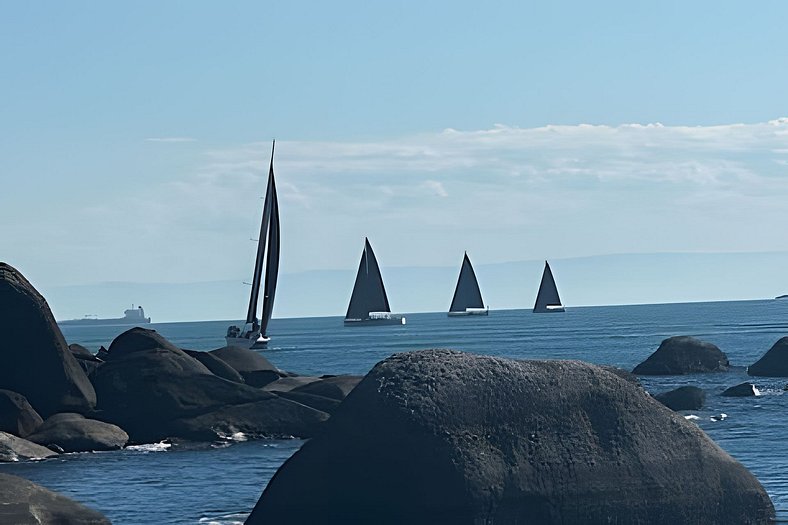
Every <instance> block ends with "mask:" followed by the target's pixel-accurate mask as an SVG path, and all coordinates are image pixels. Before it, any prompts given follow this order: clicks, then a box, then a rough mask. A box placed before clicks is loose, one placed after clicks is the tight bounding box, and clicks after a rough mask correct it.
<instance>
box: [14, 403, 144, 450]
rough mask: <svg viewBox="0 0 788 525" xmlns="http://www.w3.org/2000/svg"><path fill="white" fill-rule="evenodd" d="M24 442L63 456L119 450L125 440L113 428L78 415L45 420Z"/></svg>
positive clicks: (53, 417)
mask: <svg viewBox="0 0 788 525" xmlns="http://www.w3.org/2000/svg"><path fill="white" fill-rule="evenodd" d="M28 439H29V440H30V441H32V442H33V443H38V444H39V445H43V446H52V445H54V446H56V447H58V449H59V450H62V451H64V452H97V451H102V450H117V449H119V448H123V447H124V446H125V445H126V443H127V442H128V441H129V436H128V434H126V432H124V431H123V429H121V428H119V427H118V426H116V425H112V424H110V423H104V422H102V421H96V420H95V419H86V418H85V417H84V416H82V415H81V414H74V413H61V414H55V415H53V416H50V417H49V418H47V420H46V421H44V424H43V425H41V426H40V427H39V428H38V430H36V432H35V433H33V434H31V435H30V436H28Z"/></svg>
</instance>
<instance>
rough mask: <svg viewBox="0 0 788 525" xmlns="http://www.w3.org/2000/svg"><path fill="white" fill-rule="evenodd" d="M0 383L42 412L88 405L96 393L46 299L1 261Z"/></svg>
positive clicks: (79, 409)
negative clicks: (1, 363) (0, 360)
mask: <svg viewBox="0 0 788 525" xmlns="http://www.w3.org/2000/svg"><path fill="white" fill-rule="evenodd" d="M0 312H3V315H1V316H0V337H2V340H1V341H0V356H2V359H3V365H2V366H0V388H5V389H8V390H12V391H14V392H18V393H20V394H22V395H24V396H25V397H26V398H27V400H28V401H29V402H30V404H31V405H33V407H34V408H35V409H36V411H37V412H38V413H39V414H41V415H42V416H44V417H47V416H49V415H51V414H54V413H56V412H66V411H68V412H80V413H84V412H87V411H89V410H91V409H92V408H93V407H94V406H95V404H96V393H95V392H94V390H93V387H92V385H91V384H90V381H89V380H88V378H87V376H86V375H85V373H84V372H83V371H82V369H81V368H80V366H79V364H78V363H77V361H76V359H74V357H73V356H72V355H71V351H70V350H69V349H68V345H67V344H66V341H65V339H64V338H63V334H62V333H61V332H60V329H59V328H58V326H57V324H56V323H55V318H54V317H53V316H52V312H51V311H50V309H49V305H48V304H47V302H46V301H45V300H44V298H43V297H42V296H41V294H39V293H38V292H37V291H36V289H35V288H33V285H31V284H30V283H29V282H28V281H27V279H25V278H24V277H23V276H22V274H21V273H19V272H18V271H17V270H16V269H14V268H13V267H11V266H9V265H8V264H5V263H1V262H0Z"/></svg>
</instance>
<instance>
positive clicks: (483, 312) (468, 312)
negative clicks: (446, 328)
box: [448, 308, 490, 317]
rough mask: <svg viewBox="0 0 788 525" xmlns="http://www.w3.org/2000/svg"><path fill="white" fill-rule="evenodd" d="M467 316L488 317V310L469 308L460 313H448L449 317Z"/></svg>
mask: <svg viewBox="0 0 788 525" xmlns="http://www.w3.org/2000/svg"><path fill="white" fill-rule="evenodd" d="M469 315H490V310H489V308H469V309H467V310H465V311H462V312H449V313H448V316H449V317H467V316H469Z"/></svg>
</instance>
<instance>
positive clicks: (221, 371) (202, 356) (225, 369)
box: [183, 349, 245, 383]
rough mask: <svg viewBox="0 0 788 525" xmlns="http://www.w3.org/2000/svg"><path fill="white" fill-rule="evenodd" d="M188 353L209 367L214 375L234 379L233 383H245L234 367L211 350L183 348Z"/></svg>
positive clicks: (229, 379)
mask: <svg viewBox="0 0 788 525" xmlns="http://www.w3.org/2000/svg"><path fill="white" fill-rule="evenodd" d="M183 351H184V352H186V354H187V355H189V356H190V357H193V358H194V359H196V360H197V361H199V362H200V363H202V364H203V365H204V366H205V368H207V369H208V370H209V371H210V372H211V373H212V374H213V375H215V376H218V377H221V378H222V379H226V380H228V381H232V382H233V383H244V382H245V381H244V378H243V377H241V374H239V373H238V372H237V371H236V370H235V369H234V368H233V367H231V366H230V365H228V364H227V363H225V362H224V361H222V360H221V359H219V358H218V357H216V356H215V355H213V354H212V353H210V352H200V351H197V350H186V349H183Z"/></svg>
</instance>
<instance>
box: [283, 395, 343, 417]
mask: <svg viewBox="0 0 788 525" xmlns="http://www.w3.org/2000/svg"><path fill="white" fill-rule="evenodd" d="M273 393H274V394H276V395H277V396H279V397H281V398H284V399H289V400H290V401H295V402H296V403H301V404H302V405H306V406H308V407H312V408H314V409H316V410H321V411H323V412H327V413H329V414H331V413H333V412H334V410H336V408H337V407H338V406H339V404H340V403H341V401H339V400H337V399H331V398H330V397H323V396H317V395H314V394H306V393H304V392H295V391H292V390H290V391H285V392H278V391H276V390H273Z"/></svg>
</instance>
